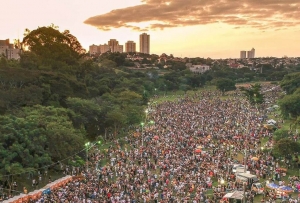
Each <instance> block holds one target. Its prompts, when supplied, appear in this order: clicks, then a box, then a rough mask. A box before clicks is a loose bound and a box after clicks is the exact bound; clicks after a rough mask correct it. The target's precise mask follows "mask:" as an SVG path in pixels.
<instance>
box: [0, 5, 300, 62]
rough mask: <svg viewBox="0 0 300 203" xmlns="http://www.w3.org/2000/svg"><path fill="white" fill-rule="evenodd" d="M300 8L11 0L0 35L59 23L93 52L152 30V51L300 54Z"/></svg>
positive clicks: (186, 54)
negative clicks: (111, 41) (249, 49)
mask: <svg viewBox="0 0 300 203" xmlns="http://www.w3.org/2000/svg"><path fill="white" fill-rule="evenodd" d="M12 11H13V12H12ZM53 11H55V12H53ZM299 13H300V4H299V2H298V1H297V0H286V1H285V2H284V4H283V3H280V2H279V1H275V0H271V1H270V0H268V1H267V0H260V1H257V0H253V1H249V0H241V1H239V3H236V2H234V1H225V0H210V1H208V0H201V1H200V0H184V1H183V0H168V1H163V0H131V1H123V0H111V1H110V2H109V3H107V2H104V1H102V0H100V1H99V0H90V1H89V2H88V3H87V2H86V1H83V0H77V1H71V0H66V1H58V0H53V1H50V2H48V1H37V0H24V1H7V2H5V9H3V11H2V13H1V16H2V19H3V20H2V21H0V26H1V28H4V29H1V33H0V39H7V38H9V39H10V41H11V42H12V41H13V40H14V39H18V38H20V39H22V37H23V33H24V30H25V28H28V29H29V30H34V29H37V28H38V27H41V26H49V25H50V24H51V23H53V24H54V25H57V26H59V29H60V31H63V30H66V29H68V30H70V32H71V33H72V34H73V35H74V36H76V37H77V39H78V41H79V42H80V43H81V44H82V46H83V47H84V48H85V49H86V50H87V51H88V50H89V46H90V45H92V44H95V43H97V44H105V43H107V40H108V39H118V41H119V44H122V45H125V43H126V42H127V41H128V40H133V41H135V42H137V44H136V47H139V40H138V36H139V34H140V33H143V32H146V33H148V34H149V35H151V49H150V54H161V53H167V54H173V55H175V56H179V57H180V56H182V57H205V58H206V57H211V58H239V57H240V55H239V53H240V50H243V48H244V47H255V48H256V49H257V50H259V51H258V52H257V53H256V54H255V55H256V56H255V57H268V56H274V57H282V56H284V55H287V56H289V57H296V56H300V46H299V44H300V38H299V37H298V36H300V23H299V22H300V18H299ZM11 14H13V15H11ZM58 14H59V15H58ZM60 14H62V15H60ZM7 16H10V18H9V20H5V19H6V17H7ZM137 51H138V50H137Z"/></svg>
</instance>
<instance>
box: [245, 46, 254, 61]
mask: <svg viewBox="0 0 300 203" xmlns="http://www.w3.org/2000/svg"><path fill="white" fill-rule="evenodd" d="M247 58H248V59H251V58H255V49H254V48H252V49H251V50H250V51H247Z"/></svg>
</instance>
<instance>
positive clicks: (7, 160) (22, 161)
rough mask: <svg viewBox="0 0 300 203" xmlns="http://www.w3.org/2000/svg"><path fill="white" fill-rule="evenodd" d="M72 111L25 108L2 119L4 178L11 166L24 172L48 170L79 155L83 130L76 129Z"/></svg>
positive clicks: (1, 139) (2, 166)
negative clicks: (61, 161)
mask: <svg viewBox="0 0 300 203" xmlns="http://www.w3.org/2000/svg"><path fill="white" fill-rule="evenodd" d="M69 113H70V111H69V110H67V109H63V108H54V107H43V106H39V105H38V106H34V107H25V108H22V109H21V110H20V111H19V112H18V113H17V114H16V115H4V116H0V132H1V136H0V143H1V145H0V154H1V157H3V158H2V161H1V163H0V169H1V173H2V174H10V173H11V172H10V169H11V168H10V166H11V165H12V164H19V165H20V167H21V168H23V169H22V170H24V171H26V170H28V169H31V168H38V167H42V166H46V165H48V164H51V163H53V162H56V161H58V160H61V159H64V158H66V157H68V156H70V155H72V154H74V153H75V152H78V151H79V150H80V149H81V148H82V146H83V143H84V140H85V132H84V130H83V129H78V130H77V129H74V127H73V125H72V122H71V120H70V119H69V116H68V114H69Z"/></svg>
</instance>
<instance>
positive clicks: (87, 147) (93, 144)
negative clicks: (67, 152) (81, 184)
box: [84, 140, 101, 171]
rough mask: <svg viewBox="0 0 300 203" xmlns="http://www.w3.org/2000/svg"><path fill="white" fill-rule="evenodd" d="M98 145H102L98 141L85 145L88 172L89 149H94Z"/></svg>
mask: <svg viewBox="0 0 300 203" xmlns="http://www.w3.org/2000/svg"><path fill="white" fill-rule="evenodd" d="M96 144H101V141H100V140H99V141H97V142H95V143H90V142H87V143H85V144H84V145H85V151H86V171H88V170H89V149H90V148H92V147H94V146H95V145H96Z"/></svg>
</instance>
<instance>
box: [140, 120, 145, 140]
mask: <svg viewBox="0 0 300 203" xmlns="http://www.w3.org/2000/svg"><path fill="white" fill-rule="evenodd" d="M144 125H145V123H144V122H141V126H142V146H144Z"/></svg>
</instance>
